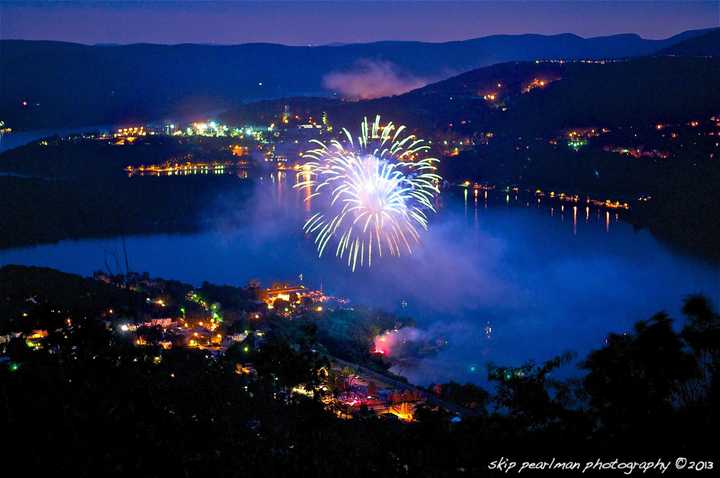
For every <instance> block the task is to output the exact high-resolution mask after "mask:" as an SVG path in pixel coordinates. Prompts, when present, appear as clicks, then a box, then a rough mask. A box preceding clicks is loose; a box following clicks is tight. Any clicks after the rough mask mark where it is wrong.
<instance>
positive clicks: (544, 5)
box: [0, 0, 720, 45]
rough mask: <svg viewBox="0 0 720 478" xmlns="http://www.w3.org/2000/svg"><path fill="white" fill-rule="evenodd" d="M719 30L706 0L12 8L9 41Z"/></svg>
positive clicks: (4, 11) (719, 10)
mask: <svg viewBox="0 0 720 478" xmlns="http://www.w3.org/2000/svg"><path fill="white" fill-rule="evenodd" d="M719 24H720V0H713V1H702V0H689V1H668V0H666V1H650V0H643V1H604V2H599V1H589V0H565V1H543V0H535V1H532V0H530V1H510V0H505V1H462V2H454V1H443V2H440V1H436V2H416V1H407V0H405V1H382V2H380V1H375V2H373V1H350V0H336V1H328V2H317V1H299V0H295V1H286V2H274V1H233V2H228V1H226V2H197V1H134V2H118V1H105V2H100V1H90V0H85V1H75V2H3V3H2V4H0V38H21V39H34V40H37V39H43V40H64V41H73V42H80V43H135V42H152V43H222V44H233V43H245V42H276V43H285V44H292V45H306V44H325V43H333V42H368V41H377V40H425V41H447V40H462V39H467V38H474V37H479V36H485V35H492V34H497V33H544V34H553V33H564V32H570V33H576V34H578V35H581V36H586V37H587V36H598V35H609V34H613V33H628V32H630V33H638V34H640V35H641V36H643V37H646V38H664V37H667V36H671V35H673V34H675V33H679V32H681V31H684V30H689V29H695V28H707V27H713V26H718V25H719Z"/></svg>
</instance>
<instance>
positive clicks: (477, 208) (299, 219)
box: [0, 176, 720, 384]
mask: <svg viewBox="0 0 720 478" xmlns="http://www.w3.org/2000/svg"><path fill="white" fill-rule="evenodd" d="M167 179H168V180H172V178H167ZM209 179H210V178H209ZM138 180H142V178H139V179H138ZM302 196H303V192H302V191H296V190H293V189H292V187H291V185H290V184H289V183H288V180H287V178H286V177H284V176H281V179H280V180H278V179H277V178H276V176H272V177H266V178H265V179H263V180H262V181H259V182H258V186H257V187H256V194H255V195H254V197H253V199H252V200H251V201H250V203H249V204H245V205H243V204H238V205H237V207H233V205H228V204H226V203H224V201H225V200H224V199H223V197H222V196H220V197H219V198H218V199H217V204H215V205H212V206H210V207H209V213H208V215H209V216H210V217H213V216H214V214H213V213H212V211H215V210H223V211H228V210H231V211H233V210H234V211H236V212H235V213H230V214H228V213H227V212H224V213H223V214H222V215H220V216H218V217H217V218H215V219H213V220H211V222H210V223H211V226H210V227H209V228H208V230H207V231H206V232H203V233H199V234H188V235H179V234H178V235H151V236H132V237H128V238H126V245H127V251H128V257H129V262H130V268H131V270H134V271H147V272H149V273H150V274H151V276H155V277H163V278H168V279H177V280H181V281H186V282H190V283H193V284H200V283H201V282H203V281H208V282H213V283H219V284H223V283H225V284H233V285H244V284H246V283H247V282H248V281H249V280H250V279H254V278H257V279H260V280H261V282H262V283H263V284H265V285H269V284H270V283H271V282H274V281H288V282H299V281H300V277H299V276H300V275H302V279H303V283H304V284H305V285H306V286H308V287H311V288H320V287H323V289H324V290H325V291H326V292H327V293H330V294H332V295H338V296H343V297H348V298H350V299H351V300H352V301H353V302H354V303H356V304H365V305H369V306H374V307H381V308H384V309H386V310H389V311H392V312H396V313H399V314H402V315H408V316H411V317H413V318H415V319H416V321H417V326H418V328H419V329H420V330H421V331H423V333H427V336H428V337H431V336H439V337H443V338H445V339H447V340H448V346H447V347H446V348H445V349H444V350H443V351H441V352H440V353H439V354H438V355H436V356H435V357H432V358H426V359H424V360H422V361H421V362H420V363H418V364H415V365H414V366H411V367H405V368H399V369H396V371H397V372H399V373H401V374H403V375H405V376H407V377H408V378H409V379H410V380H411V381H413V382H415V383H419V384H428V383H431V382H436V383H437V382H445V381H448V380H456V381H474V382H478V383H481V382H483V381H484V378H485V367H484V366H485V364H486V363H487V362H488V361H492V362H495V363H498V364H502V365H520V364H521V363H522V362H524V361H525V360H528V359H533V360H536V361H542V360H545V359H548V358H550V357H552V356H554V355H556V354H559V353H561V352H563V351H566V350H573V351H576V352H578V354H579V355H580V356H583V355H584V354H585V353H587V351H589V350H590V349H592V348H597V347H600V346H601V345H602V342H603V340H604V338H605V336H606V335H607V333H608V332H612V331H614V332H623V331H625V330H628V329H629V328H630V327H631V326H632V324H633V323H634V322H635V321H637V320H641V319H647V318H649V317H650V316H651V315H652V314H654V313H655V312H658V311H661V310H666V311H667V312H669V313H670V314H671V315H673V316H675V317H678V316H679V311H680V307H681V304H682V300H683V299H684V297H686V296H687V295H689V294H695V293H703V294H705V295H707V296H708V297H710V299H711V300H713V301H714V302H715V303H716V304H718V303H720V269H718V267H717V266H716V265H712V264H709V263H706V262H704V261H702V260H701V259H697V258H692V257H688V256H686V255H684V254H682V253H679V252H678V251H675V250H673V249H671V248H669V247H668V246H666V245H664V244H661V243H659V242H658V241H657V240H656V239H655V238H653V237H652V235H651V234H650V233H648V232H647V231H634V230H633V227H632V226H630V225H629V224H626V223H623V222H622V219H621V217H620V216H617V217H616V214H615V213H614V212H612V211H611V212H609V213H607V214H606V212H605V211H604V210H598V209H596V208H594V207H591V208H590V210H589V211H587V212H586V210H585V207H584V205H582V204H581V205H579V206H578V207H577V211H576V213H575V221H573V207H572V205H568V204H566V205H565V206H564V208H563V209H564V211H563V210H561V205H560V203H557V202H552V203H551V202H547V201H544V202H541V203H537V202H536V199H535V198H534V197H532V196H530V195H527V194H526V195H523V194H520V195H519V196H517V198H516V196H515V195H514V194H512V193H511V194H510V195H507V196H506V194H505V193H504V192H501V191H491V192H489V194H488V199H487V201H486V200H485V199H484V193H483V192H482V191H481V192H479V194H478V196H477V197H474V195H473V194H472V193H470V194H468V196H467V197H466V198H464V197H463V192H462V190H460V191H458V190H455V189H454V190H450V191H446V192H444V193H443V196H442V205H441V208H440V212H439V214H438V215H437V216H434V217H433V218H432V219H431V226H430V230H429V231H428V232H427V233H426V234H425V235H424V236H423V243H422V245H421V246H419V247H417V248H416V250H415V253H414V255H412V256H407V257H402V258H399V259H398V258H394V257H386V258H383V259H382V260H378V261H374V262H373V267H372V269H370V270H368V269H359V270H357V271H356V272H354V273H353V272H351V271H350V270H349V268H347V267H346V266H345V265H344V264H343V263H341V262H339V261H338V260H337V259H336V258H335V257H334V256H332V255H327V256H324V257H323V258H320V259H318V258H317V254H316V251H315V248H314V244H313V243H312V241H311V240H310V239H308V238H305V237H304V236H303V234H302V231H301V226H302V223H303V221H304V218H305V215H306V214H307V212H306V211H305V206H304V205H303V201H302ZM115 257H118V258H122V241H121V240H120V239H118V238H113V239H87V240H79V241H63V242H60V243H58V244H53V245H43V246H37V247H29V248H21V249H14V250H5V251H0V265H4V264H13V263H15V264H28V265H39V266H47V267H53V268H57V269H60V270H63V271H68V272H74V273H79V274H82V275H90V274H92V272H93V271H96V270H104V269H105V268H106V263H107V264H110V267H111V268H114V267H115V263H116V259H115ZM120 263H122V260H121V261H120Z"/></svg>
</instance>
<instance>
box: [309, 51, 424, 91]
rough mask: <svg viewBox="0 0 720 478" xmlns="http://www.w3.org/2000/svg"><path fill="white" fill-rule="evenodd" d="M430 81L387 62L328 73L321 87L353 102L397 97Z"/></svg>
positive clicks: (371, 62) (358, 64) (366, 62)
mask: <svg viewBox="0 0 720 478" xmlns="http://www.w3.org/2000/svg"><path fill="white" fill-rule="evenodd" d="M428 83H430V80H428V79H425V78H418V77H415V76H413V75H409V74H405V73H403V72H401V71H400V70H399V69H398V68H397V66H395V65H394V64H393V63H391V62H388V61H374V60H359V61H358V62H356V63H355V65H354V66H353V67H352V68H351V69H349V70H346V71H336V72H332V73H329V74H328V75H326V76H325V77H324V78H323V85H324V86H325V88H328V89H330V90H333V91H337V92H338V93H340V94H341V95H342V96H343V97H345V98H348V99H353V100H368V99H372V98H380V97H383V96H391V95H399V94H402V93H406V92H408V91H410V90H414V89H416V88H420V87H422V86H425V85H427V84H428Z"/></svg>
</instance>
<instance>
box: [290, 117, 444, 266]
mask: <svg viewBox="0 0 720 478" xmlns="http://www.w3.org/2000/svg"><path fill="white" fill-rule="evenodd" d="M405 129H406V128H405V126H400V127H396V126H395V125H394V124H393V123H387V124H386V125H381V124H380V116H376V117H375V120H374V121H373V122H372V123H369V122H368V120H367V118H365V119H364V120H363V122H362V123H361V125H360V130H361V132H360V136H359V137H358V138H357V139H356V140H354V139H353V137H352V135H351V134H350V132H349V131H348V130H346V129H345V130H343V132H344V134H345V141H344V143H340V142H339V141H338V140H332V141H331V142H330V143H329V144H325V143H323V142H320V141H317V140H313V141H312V142H314V143H315V145H316V146H317V147H316V148H315V149H311V150H309V151H307V152H306V153H305V155H304V157H305V158H309V159H310V162H308V163H306V164H305V167H307V168H308V169H307V172H306V177H305V180H304V181H302V182H300V183H298V184H297V185H296V186H295V187H296V188H309V189H311V190H312V194H310V195H309V196H308V197H307V200H310V199H311V198H315V197H317V198H318V199H319V200H320V203H321V204H320V208H321V210H320V212H317V213H315V214H313V215H312V216H311V217H310V218H309V219H308V220H307V222H306V223H305V225H304V226H303V230H304V231H305V232H306V233H307V234H308V235H311V236H314V238H315V245H316V246H317V250H318V255H319V256H322V255H323V253H324V251H325V248H326V247H327V246H328V245H329V244H330V243H331V242H334V243H335V245H336V247H335V255H336V256H337V257H338V258H340V259H344V258H347V259H346V262H347V265H348V267H350V268H351V269H352V270H353V271H354V270H355V268H356V267H357V266H358V265H360V266H361V267H362V266H367V267H370V266H371V265H372V260H373V255H375V256H376V257H382V256H383V251H385V253H389V254H390V255H393V256H399V255H400V254H401V248H402V250H403V251H405V252H407V253H408V254H412V244H413V243H417V242H419V240H420V233H419V230H420V229H425V230H426V229H427V228H428V219H427V216H426V214H425V212H426V211H431V212H435V207H434V205H433V200H434V199H435V197H436V196H437V195H438V194H439V193H440V191H439V189H438V184H439V182H440V181H441V180H442V178H441V177H440V176H439V175H438V174H437V166H436V163H437V162H438V161H439V160H438V159H436V158H433V157H429V156H425V155H426V153H427V152H428V151H429V150H430V146H429V145H428V144H427V143H426V142H425V141H424V140H422V139H419V138H417V137H416V136H415V135H412V134H411V135H405V134H403V132H404V131H405Z"/></svg>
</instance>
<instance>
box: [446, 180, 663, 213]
mask: <svg viewBox="0 0 720 478" xmlns="http://www.w3.org/2000/svg"><path fill="white" fill-rule="evenodd" d="M460 187H462V188H464V189H465V190H466V191H467V190H468V189H470V190H472V191H473V195H474V196H476V197H477V196H478V195H479V194H480V191H484V193H483V194H484V195H485V198H486V199H487V191H494V190H495V189H496V187H495V185H493V184H485V183H474V182H471V181H470V180H466V181H463V182H462V183H460ZM503 190H504V191H505V192H506V193H515V194H517V193H519V192H520V191H521V189H520V188H518V187H507V188H504V189H503ZM522 191H523V192H528V193H532V194H533V195H534V196H535V197H537V198H538V201H539V200H540V198H548V199H554V200H557V201H561V202H569V203H575V204H579V203H585V204H589V205H593V206H596V207H599V208H605V209H624V210H628V209H630V204H629V203H628V202H627V201H620V200H617V199H596V198H591V197H590V196H586V197H585V198H583V199H581V198H580V195H578V194H570V193H564V192H555V191H549V192H544V191H542V190H541V189H535V190H534V191H533V190H531V189H523V190H522ZM648 199H649V196H640V197H638V198H637V200H638V201H647V200H648Z"/></svg>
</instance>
